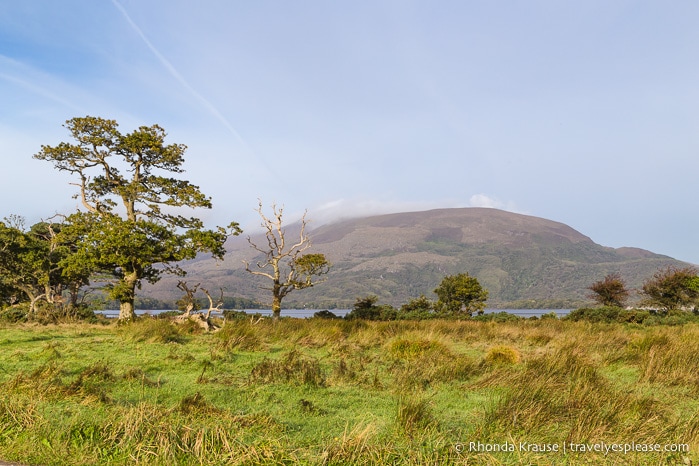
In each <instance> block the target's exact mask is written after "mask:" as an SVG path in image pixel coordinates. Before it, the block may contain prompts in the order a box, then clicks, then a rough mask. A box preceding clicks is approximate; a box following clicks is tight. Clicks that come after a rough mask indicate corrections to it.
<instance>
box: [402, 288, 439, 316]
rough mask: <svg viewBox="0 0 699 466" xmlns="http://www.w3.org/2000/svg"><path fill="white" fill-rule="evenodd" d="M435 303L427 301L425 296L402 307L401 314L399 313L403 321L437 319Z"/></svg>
mask: <svg viewBox="0 0 699 466" xmlns="http://www.w3.org/2000/svg"><path fill="white" fill-rule="evenodd" d="M434 307H435V303H434V302H432V301H430V300H429V299H427V297H426V296H425V295H424V294H423V295H420V297H419V298H413V299H411V300H410V301H408V302H407V303H405V304H403V305H402V306H401V307H400V312H399V313H398V316H399V318H401V319H416V320H421V319H430V318H432V317H435V313H434Z"/></svg>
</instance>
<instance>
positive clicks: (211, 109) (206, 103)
mask: <svg viewBox="0 0 699 466" xmlns="http://www.w3.org/2000/svg"><path fill="white" fill-rule="evenodd" d="M112 3H113V4H114V6H115V7H116V8H117V9H118V10H119V11H120V12H121V14H122V15H123V16H124V18H125V19H126V21H127V22H128V23H129V25H130V26H131V27H132V28H133V30H134V31H136V34H138V35H139V37H140V38H141V39H142V40H143V42H144V43H145V44H146V46H147V47H148V48H149V49H150V51H151V52H153V55H155V56H156V57H157V58H158V60H159V61H160V63H161V64H162V65H163V66H164V67H165V68H166V69H167V70H168V72H169V73H170V74H171V75H172V77H174V78H175V79H176V80H177V82H179V83H180V84H181V85H182V86H183V87H184V88H185V89H187V90H188V91H189V93H190V94H192V95H193V96H194V97H195V98H196V99H197V100H198V101H199V103H201V104H202V105H203V106H204V108H206V109H207V110H208V111H209V112H210V113H211V114H212V115H213V116H214V117H216V119H217V120H218V121H220V122H221V123H222V124H223V126H225V127H226V128H227V129H228V130H229V131H230V132H231V134H233V136H235V138H236V139H237V141H238V142H239V143H240V144H241V145H242V146H243V147H244V148H245V150H246V151H247V152H248V153H250V154H253V155H254V151H253V150H252V148H251V147H250V146H249V145H248V144H247V143H246V142H245V140H244V139H243V137H242V136H241V135H240V133H238V131H237V130H236V129H235V128H234V127H233V125H232V124H231V123H230V122H229V121H228V119H227V118H226V117H225V116H223V114H222V113H221V112H220V111H219V110H218V109H217V108H216V107H215V106H214V104H212V103H211V102H209V101H208V100H207V99H206V97H204V96H203V95H201V94H200V93H199V92H197V91H196V89H194V88H193V87H192V86H191V85H190V84H189V83H188V82H187V80H186V79H184V77H183V76H182V75H181V74H180V73H179V72H178V71H177V69H176V68H175V67H174V66H173V65H172V63H170V61H169V60H168V59H167V58H165V57H164V56H163V54H162V53H160V51H159V50H158V49H157V48H156V47H155V46H154V45H153V43H152V42H151V41H150V40H148V37H146V35H145V34H144V32H143V31H142V30H141V28H140V27H138V25H137V24H136V23H135V22H134V21H133V20H132V19H131V17H130V16H129V14H128V12H127V11H126V9H125V8H124V7H123V6H122V5H121V3H119V2H118V0H112ZM256 158H257V159H258V160H259V161H260V162H262V165H264V167H265V168H266V169H267V170H268V171H269V172H270V173H272V174H273V175H275V176H276V173H275V172H274V170H272V169H271V167H270V166H268V165H267V163H265V161H264V160H262V159H261V158H260V157H258V156H256Z"/></svg>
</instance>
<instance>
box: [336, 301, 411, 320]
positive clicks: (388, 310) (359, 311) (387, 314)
mask: <svg viewBox="0 0 699 466" xmlns="http://www.w3.org/2000/svg"><path fill="white" fill-rule="evenodd" d="M378 300H379V298H378V296H367V297H365V298H357V301H356V302H355V303H354V307H353V308H352V310H351V311H350V312H349V314H347V316H345V319H350V320H351V319H364V320H396V318H397V317H398V311H397V310H396V309H395V308H394V307H393V306H389V305H387V304H382V305H380V306H377V305H376V302H377V301H378Z"/></svg>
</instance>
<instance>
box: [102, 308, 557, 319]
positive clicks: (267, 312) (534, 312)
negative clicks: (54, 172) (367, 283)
mask: <svg viewBox="0 0 699 466" xmlns="http://www.w3.org/2000/svg"><path fill="white" fill-rule="evenodd" d="M319 310H320V309H282V317H295V318H297V319H306V318H309V317H313V314H315V313H316V312H318V311H319ZM243 311H245V312H247V313H248V314H250V315H254V314H260V315H263V316H271V315H272V310H271V309H243ZM349 311H350V309H330V312H332V313H333V314H335V315H337V316H340V317H344V316H345V315H346V314H347V313H348V312H349ZM162 312H168V311H167V310H148V311H141V310H137V311H136V315H139V316H141V315H158V314H160V313H162ZM484 312H485V313H486V314H492V313H496V312H507V313H509V314H514V315H516V316H520V317H541V316H542V315H544V314H550V313H551V312H554V313H556V315H558V317H563V316H565V315H567V314H568V313H569V312H570V309H486V310H485V311H484ZM95 314H102V315H104V316H106V317H110V318H117V317H119V310H118V309H108V310H104V311H95ZM211 315H213V316H221V314H220V313H215V312H214V313H212V314H211Z"/></svg>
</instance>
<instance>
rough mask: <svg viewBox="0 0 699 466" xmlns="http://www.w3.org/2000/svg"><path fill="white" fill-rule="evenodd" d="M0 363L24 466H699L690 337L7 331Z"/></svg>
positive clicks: (548, 330) (513, 325)
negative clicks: (654, 465)
mask: <svg viewBox="0 0 699 466" xmlns="http://www.w3.org/2000/svg"><path fill="white" fill-rule="evenodd" d="M0 351H2V355H3V357H2V359H1V360H0V390H1V391H2V397H1V398H0V458H1V459H3V460H6V461H18V462H22V463H24V464H40V465H52V464H56V465H58V464H60V465H63V464H135V463H138V464H163V465H172V464H337V465H344V464H690V461H691V462H693V463H692V464H696V463H697V461H699V454H698V452H699V325H697V324H693V323H690V324H686V325H683V326H647V327H646V326H640V325H634V324H590V323H585V322H565V321H560V320H557V319H541V320H520V321H515V322H505V323H494V322H474V321H440V320H430V321H422V322H409V321H393V322H363V321H345V320H322V319H308V320H301V319H281V320H279V321H276V322H275V321H272V320H267V319H264V320H260V321H254V320H245V319H242V320H237V321H233V322H229V323H227V324H226V325H225V326H223V328H222V329H221V330H220V331H218V332H215V333H198V332H196V331H195V329H194V327H189V326H184V327H176V326H175V325H174V324H172V323H171V322H169V321H167V320H162V319H161V320H153V319H142V320H141V321H139V322H137V323H135V324H132V325H126V326H117V325H116V324H115V323H112V324H109V325H88V324H70V325H68V324H66V325H55V326H54V325H49V326H41V325H29V324H24V325H9V324H7V325H5V326H3V327H0ZM471 442H473V443H471ZM649 445H650V446H649ZM682 445H686V446H688V449H689V451H688V452H681V451H671V450H682V449H684V448H685V447H683V446H682ZM605 446H606V448H608V449H609V450H610V451H608V452H606V453H605V452H604V451H595V449H598V450H600V449H601V450H604V448H605ZM564 447H565V448H566V452H565V453H564V452H563V451H562V449H563V448H564ZM571 448H572V449H576V450H578V451H570V450H571ZM623 448H626V449H629V448H635V449H637V450H648V449H649V448H659V449H660V450H663V451H660V452H648V451H645V452H644V451H635V452H628V453H623V452H619V451H612V450H613V449H617V450H618V449H623ZM478 449H480V450H481V451H472V450H478ZM511 449H514V450H515V451H496V450H511ZM555 449H558V450H559V451H552V450H555ZM542 450H543V451H542ZM581 450H592V451H581ZM666 450H667V451H666Z"/></svg>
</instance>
